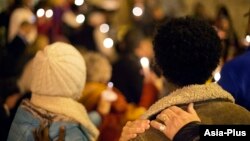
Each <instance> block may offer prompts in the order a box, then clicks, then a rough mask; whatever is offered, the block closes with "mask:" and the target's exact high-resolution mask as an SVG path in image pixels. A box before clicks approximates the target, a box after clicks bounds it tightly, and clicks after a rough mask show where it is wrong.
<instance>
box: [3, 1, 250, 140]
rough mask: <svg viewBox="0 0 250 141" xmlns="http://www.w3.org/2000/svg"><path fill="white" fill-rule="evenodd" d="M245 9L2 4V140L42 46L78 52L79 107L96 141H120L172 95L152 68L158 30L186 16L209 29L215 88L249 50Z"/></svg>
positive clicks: (221, 4)
mask: <svg viewBox="0 0 250 141" xmlns="http://www.w3.org/2000/svg"><path fill="white" fill-rule="evenodd" d="M249 8H250V0H237V1H236V0H1V1H0V12H1V13H0V65H1V66H0V103H1V111H0V112H1V113H0V114H1V117H0V126H1V128H0V135H1V136H0V140H5V139H6V137H7V135H8V131H9V127H10V124H11V121H12V120H13V116H14V115H15V112H16V107H17V106H18V105H19V104H20V101H21V100H22V99H24V98H30V83H31V78H30V76H31V73H32V71H31V67H30V66H31V65H30V64H31V63H32V58H33V57H34V55H35V53H36V52H37V51H38V50H41V49H43V48H44V47H45V46H46V45H48V44H51V43H53V42H56V41H61V42H66V43H69V44H72V45H73V46H75V47H76V48H77V49H78V50H79V51H80V52H81V54H82V55H83V57H84V59H85V61H86V66H87V84H86V86H85V88H84V90H83V92H82V97H81V98H80V100H79V102H81V103H82V104H83V105H84V106H85V107H86V109H87V111H88V112H89V115H90V117H92V119H93V121H94V123H95V124H96V126H97V127H98V128H99V129H100V133H101V135H100V137H99V140H100V141H101V140H103V141H107V140H108V141H117V140H118V139H119V136H120V133H121V130H122V127H123V126H124V124H125V123H126V121H128V120H133V119H136V118H138V117H139V116H140V115H141V114H143V112H144V111H145V109H147V108H148V107H149V106H150V105H152V104H153V103H154V102H155V101H156V100H157V99H159V98H160V97H163V96H165V95H166V94H168V92H169V91H170V90H171V86H168V87H165V85H167V84H166V83H168V82H166V80H165V79H164V78H163V77H162V75H161V71H160V70H159V69H158V68H157V67H156V66H155V64H154V59H153V56H154V53H153V46H152V37H153V36H154V31H155V28H157V26H159V25H161V24H162V23H164V22H165V21H167V20H168V19H169V18H171V17H179V16H184V15H190V16H193V17H197V18H201V19H204V20H206V21H207V22H208V23H210V24H211V25H213V26H214V28H215V29H216V30H217V32H218V35H219V37H220V39H221V42H222V47H223V52H222V58H221V65H220V66H219V67H218V69H217V70H216V71H215V73H214V78H211V80H209V81H208V83H209V82H216V81H218V80H219V79H220V73H219V72H220V68H221V67H222V66H223V64H224V63H226V62H228V61H230V60H231V59H233V58H235V57H236V56H238V55H240V54H242V53H244V52H245V50H246V48H247V47H248V46H249V44H250V18H249V17H250V9H249ZM96 112H97V113H98V114H95V113H96ZM97 115H100V116H97Z"/></svg>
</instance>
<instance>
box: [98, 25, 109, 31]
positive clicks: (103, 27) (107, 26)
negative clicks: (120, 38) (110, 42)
mask: <svg viewBox="0 0 250 141" xmlns="http://www.w3.org/2000/svg"><path fill="white" fill-rule="evenodd" d="M100 31H101V32H102V33H107V32H108V31H109V25H108V24H102V25H101V26H100Z"/></svg>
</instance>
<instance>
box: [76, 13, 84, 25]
mask: <svg viewBox="0 0 250 141" xmlns="http://www.w3.org/2000/svg"><path fill="white" fill-rule="evenodd" d="M84 21H85V16H84V15H83V14H79V15H77V16H76V22H77V23H79V24H81V23H83V22H84Z"/></svg>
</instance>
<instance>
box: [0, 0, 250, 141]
mask: <svg viewBox="0 0 250 141" xmlns="http://www.w3.org/2000/svg"><path fill="white" fill-rule="evenodd" d="M74 2H75V1H73V0H62V1H60V0H55V1H39V2H38V3H36V4H35V5H34V1H33V0H15V1H14V2H13V3H12V4H10V5H9V6H8V8H7V9H6V10H5V11H3V12H2V13H1V14H0V19H1V20H0V30H1V33H4V34H1V38H2V39H1V43H0V45H1V46H0V104H1V105H0V125H1V129H0V140H8V141H15V140H36V141H44V139H45V138H46V139H48V140H59V141H60V140H66V141H67V140H86V141H87V140H90V141H96V140H98V141H107V140H109V141H128V140H175V141H179V140H182V139H183V138H186V139H187V140H190V141H191V140H199V126H200V125H201V124H212V125H216V124H221V125H228V124H247V125H250V113H249V109H250V105H249V103H250V97H249V96H248V93H249V88H250V82H249V80H248V76H249V75H250V70H249V69H250V68H249V66H250V64H249V62H250V61H249V48H248V46H250V16H249V15H250V11H249V13H247V14H246V19H247V17H248V18H249V23H248V25H249V26H248V27H246V28H247V33H246V35H248V36H247V37H248V38H246V41H245V42H241V40H239V39H238V37H237V34H236V31H235V29H234V27H233V23H232V19H231V16H230V13H229V11H228V9H227V7H225V6H221V7H220V8H219V10H218V13H217V16H216V17H215V18H214V19H212V18H211V17H208V16H207V14H206V13H205V11H204V8H205V7H204V5H202V4H201V3H198V4H197V5H196V7H195V9H194V10H195V11H194V15H189V16H181V17H176V15H175V14H174V13H172V15H169V13H168V14H166V13H165V14H164V9H162V7H161V6H160V5H159V4H151V5H147V4H148V3H144V2H143V1H140V0H135V1H133V4H134V5H137V6H142V5H144V8H148V9H145V11H144V12H145V13H144V14H145V15H144V16H143V17H141V18H138V17H137V18H136V17H133V18H132V19H131V20H132V24H131V25H127V27H125V28H124V27H122V28H120V29H118V28H117V27H115V26H114V27H112V16H113V14H114V13H115V11H116V9H117V7H113V8H111V9H110V7H105V6H103V5H98V4H95V3H94V2H93V3H92V2H86V3H84V4H82V5H81V6H78V5H77V4H75V3H74ZM113 2H114V3H116V1H113ZM114 3H113V4H114ZM149 9H151V10H153V13H150V12H149V11H147V10H149ZM162 12H163V13H162ZM81 13H83V14H84V15H85V16H84V15H83V14H81ZM170 13H171V12H170ZM145 16H146V17H145ZM147 17H148V18H147ZM85 18H86V19H85ZM2 19H4V20H2ZM2 29H4V30H2ZM105 30H106V31H105ZM2 31H4V32H2ZM218 69H219V70H220V69H221V72H220V73H221V78H220V80H219V81H218V83H217V81H215V80H214V73H215V70H218ZM45 132H46V133H45Z"/></svg>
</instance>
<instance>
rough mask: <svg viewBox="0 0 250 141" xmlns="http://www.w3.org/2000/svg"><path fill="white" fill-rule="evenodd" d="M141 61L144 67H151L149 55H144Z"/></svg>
mask: <svg viewBox="0 0 250 141" xmlns="http://www.w3.org/2000/svg"><path fill="white" fill-rule="evenodd" d="M140 63H141V66H142V68H149V60H148V58H147V57H142V58H141V59H140Z"/></svg>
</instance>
